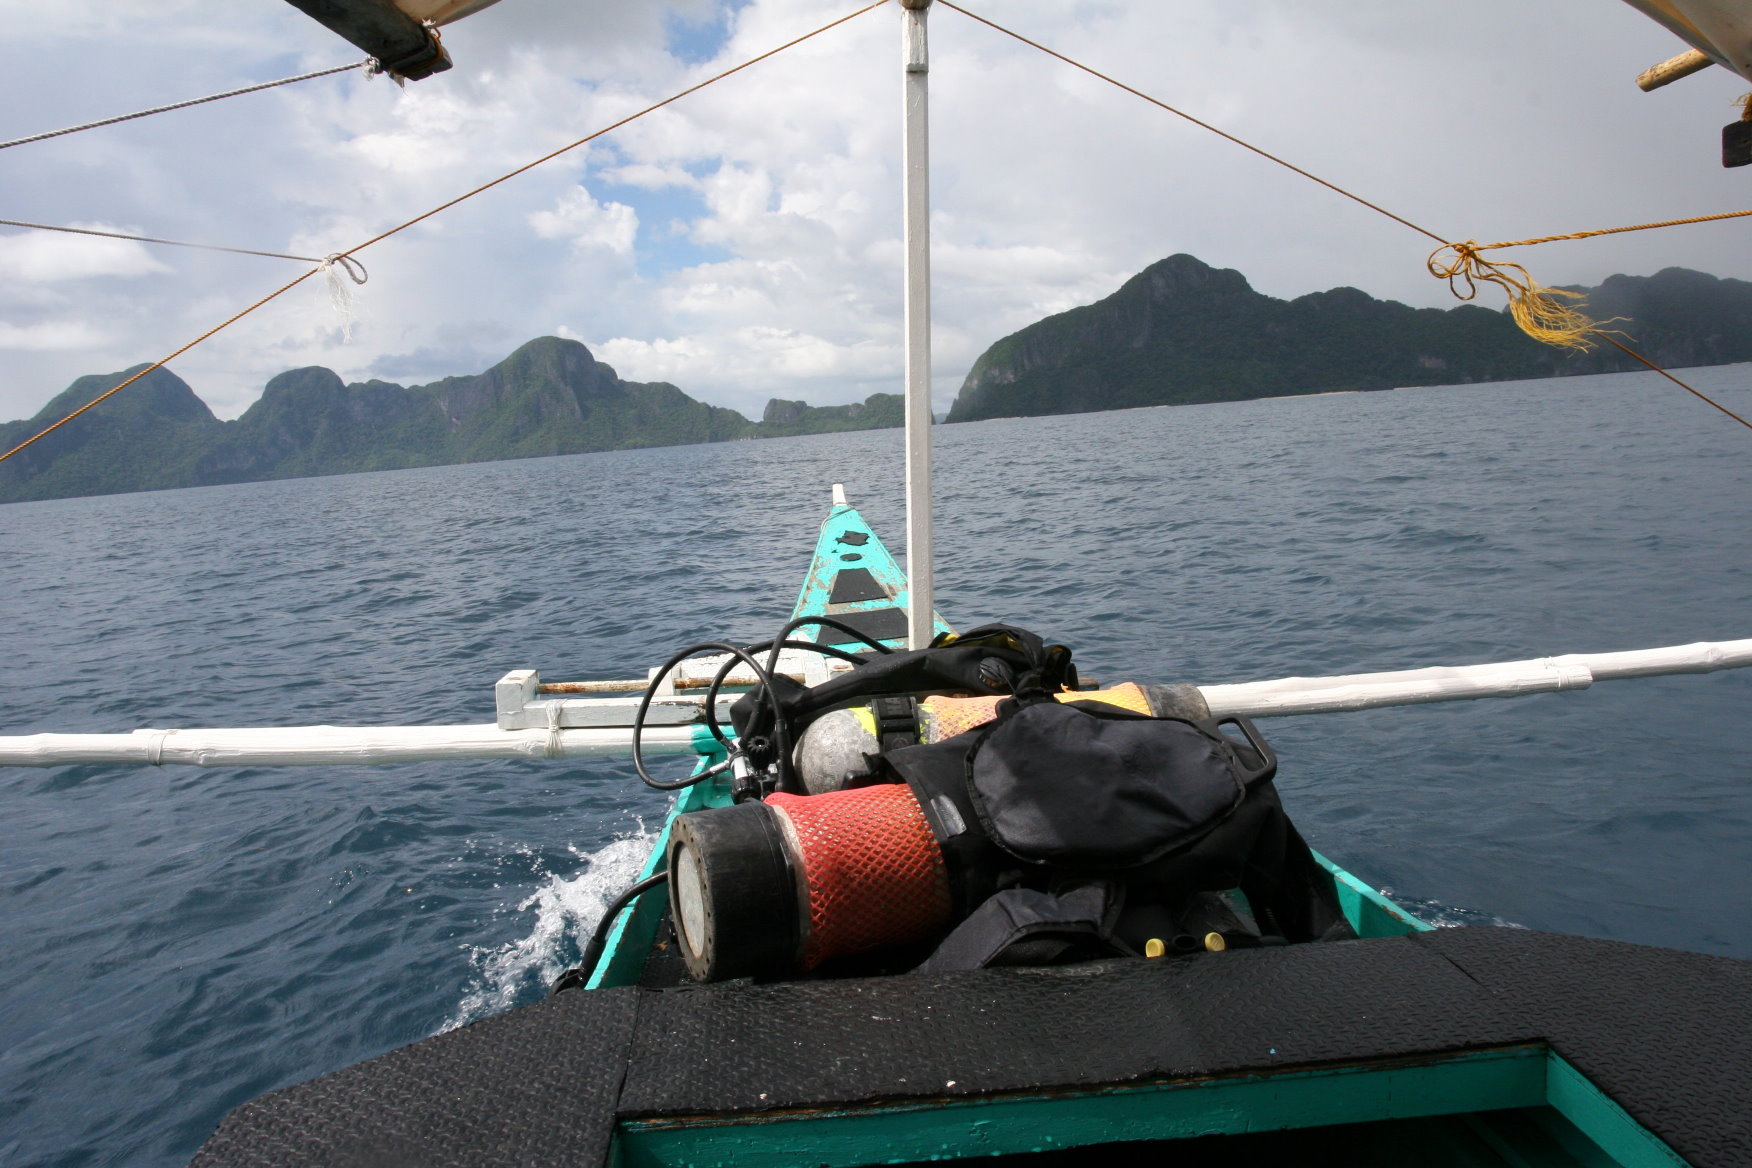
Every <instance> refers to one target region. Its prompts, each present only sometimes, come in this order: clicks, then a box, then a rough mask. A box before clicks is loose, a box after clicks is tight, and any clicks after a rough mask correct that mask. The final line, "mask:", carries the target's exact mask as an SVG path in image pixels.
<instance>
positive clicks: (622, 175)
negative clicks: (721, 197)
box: [602, 162, 700, 191]
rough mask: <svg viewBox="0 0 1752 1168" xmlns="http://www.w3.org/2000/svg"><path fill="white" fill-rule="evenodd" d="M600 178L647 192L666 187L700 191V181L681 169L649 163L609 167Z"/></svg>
mask: <svg viewBox="0 0 1752 1168" xmlns="http://www.w3.org/2000/svg"><path fill="white" fill-rule="evenodd" d="M602 177H603V178H604V179H606V180H607V181H609V182H611V183H615V184H618V185H620V186H626V187H642V188H644V189H645V190H649V191H660V190H663V189H664V188H666V187H676V188H679V189H681V190H688V191H697V190H699V189H700V180H699V179H697V178H695V177H694V176H693V175H691V174H689V173H688V172H687V171H686V170H683V169H682V168H681V167H679V166H657V165H654V164H652V163H649V162H636V163H633V164H631V165H629V166H611V167H609V168H608V169H607V170H605V171H603V172H602Z"/></svg>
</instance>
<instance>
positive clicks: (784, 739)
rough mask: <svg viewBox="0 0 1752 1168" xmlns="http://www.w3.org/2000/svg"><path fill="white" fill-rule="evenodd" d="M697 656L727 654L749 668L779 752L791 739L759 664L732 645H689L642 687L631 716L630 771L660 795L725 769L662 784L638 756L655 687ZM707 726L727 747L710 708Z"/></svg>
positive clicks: (717, 769) (716, 768)
mask: <svg viewBox="0 0 1752 1168" xmlns="http://www.w3.org/2000/svg"><path fill="white" fill-rule="evenodd" d="M698 653H728V654H730V655H731V656H732V657H735V658H736V659H738V660H740V661H741V662H742V663H743V664H744V665H746V666H748V668H749V669H751V670H752V671H753V672H754V677H755V680H756V682H758V683H759V684H760V687H761V692H762V693H763V694H765V695H766V698H767V701H768V702H769V703H770V704H771V706H772V715H773V722H774V724H775V725H776V727H777V730H778V733H779V736H780V739H781V742H780V746H781V748H784V747H786V746H788V744H789V739H790V736H789V734H787V733H786V731H785V727H784V721H783V718H784V710H783V708H782V707H781V706H780V705H779V698H778V695H777V694H775V693H774V692H773V687H772V685H771V682H772V677H771V675H769V674H768V673H767V671H766V670H765V669H764V668H762V666H761V663H760V662H759V661H757V660H755V659H754V658H753V657H752V656H750V655H749V654H748V653H746V652H744V651H743V650H741V649H738V648H737V647H736V646H735V645H726V644H724V643H722V642H719V641H702V642H701V643H700V644H698V645H691V646H689V647H688V648H686V649H683V650H682V651H681V652H679V653H677V654H676V655H675V656H673V657H671V658H670V659H669V660H668V661H666V662H664V663H663V667H662V668H661V669H659V670H658V671H657V673H656V676H654V677H653V678H652V679H651V684H650V685H648V686H646V687H645V694H644V696H643V697H641V698H640V699H639V708H638V711H637V712H636V713H634V715H633V769H634V770H635V771H637V772H639V778H640V780H642V781H643V782H644V784H645V785H646V786H647V787H653V788H655V789H656V790H659V791H680V790H682V789H683V788H686V787H691V786H693V785H694V784H695V783H698V782H700V781H701V780H703V779H706V778H708V777H709V776H711V775H715V774H717V773H718V772H719V771H721V770H723V769H724V767H725V766H726V765H728V764H727V763H721V764H719V765H718V766H715V767H712V768H711V769H709V770H704V771H701V772H700V773H699V774H695V775H689V776H688V777H687V778H685V779H681V780H680V781H678V782H673V783H668V782H664V781H663V780H662V779H657V778H653V777H652V775H651V772H650V771H648V770H646V769H645V760H644V756H643V755H642V754H641V752H640V737H641V736H642V735H643V734H644V732H645V715H646V714H647V713H649V712H650V709H651V699H652V698H653V697H655V696H656V694H657V683H658V682H660V681H662V680H663V678H664V677H665V676H666V675H667V674H668V673H669V671H670V670H671V669H674V668H675V667H676V666H677V665H680V664H681V663H682V662H683V661H686V660H687V659H688V658H689V657H692V656H694V655H695V654H698ZM706 725H707V726H708V727H710V728H711V730H712V733H713V735H714V737H716V738H717V739H718V741H719V742H723V743H726V744H727V743H728V742H729V740H728V739H727V738H725V737H724V734H723V732H722V731H721V730H719V729H718V728H717V720H716V719H715V718H714V717H713V710H712V708H711V706H710V705H708V706H707V707H706Z"/></svg>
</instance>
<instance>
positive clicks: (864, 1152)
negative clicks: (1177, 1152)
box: [194, 928, 1752, 1168]
mask: <svg viewBox="0 0 1752 1168" xmlns="http://www.w3.org/2000/svg"><path fill="white" fill-rule="evenodd" d="M1748 1016H1752V962H1744V961H1737V960H1733V959H1729V958H1720V957H1710V956H1706V955H1701V954H1694V953H1681V952H1675V951H1671V950H1662V949H1653V948H1647V947H1643V946H1635V945H1627V944H1623V943H1619V942H1611V941H1601V940H1593V939H1588V938H1580V937H1569V936H1560V935H1555V934H1547V933H1536V932H1529V931H1526V930H1518V929H1497V928H1468V929H1443V930H1437V931H1433V932H1422V933H1416V934H1412V935H1407V936H1402V937H1393V938H1378V939H1367V940H1359V941H1347V942H1337V943H1331V944H1316V945H1300V946H1290V947H1283V948H1276V949H1256V950H1243V951H1230V952H1227V953H1216V954H1199V955H1194V956H1191V957H1185V958H1174V959H1161V960H1156V961H1139V960H1129V961H1106V962H1096V963H1091V964H1087V965H1080V966H1065V967H1055V968H1047V969H1011V970H981V971H974V972H970V973H962V974H955V975H951V976H946V977H924V976H920V975H915V974H903V975H898V976H893V977H881V978H856V979H837V980H827V979H823V980H814V981H802V982H791V983H783V984H772V985H751V984H747V983H728V984H720V985H708V986H689V987H683V988H677V989H670V990H651V989H641V988H637V987H631V986H628V987H622V988H616V989H606V990H590V991H586V990H576V991H570V992H567V993H563V994H560V995H558V996H557V997H553V998H550V999H548V1000H546V1001H543V1002H541V1003H538V1004H535V1005H532V1006H528V1007H524V1008H522V1009H518V1010H513V1011H511V1012H509V1013H507V1014H504V1015H501V1016H499V1017H496V1018H491V1019H487V1020H485V1021H482V1022H478V1023H476V1024H474V1025H472V1026H468V1027H464V1028H463V1029H460V1030H457V1031H453V1032H451V1033H449V1034H444V1035H440V1036H437V1037H435V1038H431V1039H428V1040H426V1041H424V1042H419V1043H415V1044H413V1045H412V1046H409V1047H405V1048H403V1049H401V1050H398V1051H394V1052H391V1053H390V1054H387V1055H384V1056H382V1057H381V1058H378V1059H375V1060H372V1061H370V1062H367V1063H363V1064H361V1065H359V1066H356V1067H352V1068H349V1069H347V1070H343V1071H339V1072H336V1073H334V1074H332V1075H327V1076H324V1077H322V1078H319V1079H316V1080H314V1081H312V1082H309V1083H305V1084H301V1085H298V1086H294V1087H290V1088H286V1089H284V1090H281V1091H278V1092H274V1093H272V1094H270V1095H267V1096H264V1097H263V1098H261V1099H258V1100H256V1101H254V1102H252V1103H248V1104H245V1105H244V1106H242V1107H240V1108H238V1109H237V1110H236V1111H234V1112H233V1113H232V1114H231V1115H230V1116H229V1117H228V1118H227V1119H226V1120H225V1121H224V1123H223V1124H222V1125H221V1126H220V1128H219V1130H218V1131H217V1132H216V1133H215V1134H214V1136H213V1137H212V1139H211V1140H210V1141H209V1142H208V1144H207V1145H206V1147H205V1148H203V1149H202V1151H201V1153H200V1154H199V1155H198V1156H197V1157H196V1159H195V1161H194V1163H195V1165H196V1166H197V1168H221V1166H233V1165H265V1164H273V1165H359V1164H380V1165H400V1164H410V1165H411V1164H421V1165H452V1164H454V1165H471V1166H478V1165H497V1164H507V1165H509V1164H519V1165H533V1164H567V1165H587V1164H609V1163H613V1164H622V1165H656V1164H692V1165H706V1164H729V1163H731V1162H734V1163H736V1164H738V1165H749V1164H763V1163H764V1164H797V1163H803V1162H808V1163H812V1164H844V1165H853V1164H866V1163H896V1162H905V1161H912V1160H926V1159H932V1158H945V1157H963V1156H989V1155H1016V1154H1023V1153H1032V1152H1041V1151H1050V1150H1052V1149H1054V1148H1063V1147H1067V1146H1076V1145H1089V1144H1094V1143H1117V1142H1120V1141H1137V1140H1164V1139H1184V1138H1188V1137H1198V1136H1204V1135H1208V1134H1213V1133H1220V1134H1229V1135H1240V1134H1242V1133H1257V1132H1267V1131H1272V1130H1274V1129H1308V1128H1315V1127H1330V1125H1337V1124H1359V1123H1368V1124H1376V1123H1381V1122H1384V1121H1387V1122H1392V1121H1398V1122H1403V1121H1406V1120H1416V1119H1418V1118H1420V1117H1434V1116H1444V1115H1466V1116H1474V1115H1490V1114H1501V1113H1503V1112H1505V1111H1507V1112H1512V1113H1514V1114H1517V1115H1520V1116H1522V1117H1524V1118H1523V1120H1522V1122H1531V1123H1545V1124H1546V1125H1547V1126H1548V1127H1550V1126H1551V1124H1552V1123H1554V1122H1555V1124H1556V1125H1557V1126H1556V1127H1551V1130H1550V1131H1549V1133H1548V1135H1547V1137H1546V1138H1547V1139H1548V1142H1550V1143H1551V1145H1552V1146H1553V1147H1558V1146H1560V1145H1562V1144H1564V1143H1565V1142H1566V1141H1568V1142H1569V1143H1570V1144H1572V1145H1573V1144H1574V1143H1575V1142H1576V1140H1577V1139H1578V1133H1585V1136H1586V1137H1587V1138H1586V1139H1583V1144H1584V1145H1587V1146H1582V1147H1579V1148H1576V1147H1572V1148H1571V1150H1570V1153H1569V1154H1568V1158H1567V1159H1565V1160H1563V1161H1562V1162H1567V1163H1582V1164H1586V1163H1620V1164H1638V1165H1643V1164H1647V1165H1657V1164H1674V1163H1679V1162H1687V1163H1690V1164H1694V1165H1699V1166H1718V1165H1719V1166H1721V1168H1728V1166H1741V1165H1745V1164H1747V1163H1752V1106H1748V1104H1749V1103H1752V1045H1749V1044H1748V1043H1747V1042H1746V1041H1745V1039H1746V1034H1745V1024H1744V1019H1745V1018H1747V1017H1748ZM1553 1117H1561V1118H1556V1119H1555V1120H1554V1118H1553ZM1291 1134H1293V1132H1292V1133H1291ZM1248 1138H1258V1137H1248ZM1590 1141H1591V1144H1590ZM1199 1142H1203V1141H1199ZM1487 1143H1488V1140H1487V1141H1486V1142H1485V1143H1481V1144H1480V1145H1479V1146H1480V1147H1485V1146H1486V1144H1487ZM1597 1149H1599V1150H1605V1151H1606V1152H1607V1153H1608V1154H1609V1157H1610V1158H1607V1159H1601V1158H1600V1157H1599V1156H1598V1155H1597ZM1676 1157H1682V1158H1683V1160H1682V1161H1681V1160H1679V1159H1677V1158H1676ZM1500 1162H1508V1163H1520V1162H1521V1161H1520V1160H1515V1159H1505V1160H1503V1161H1500Z"/></svg>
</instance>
